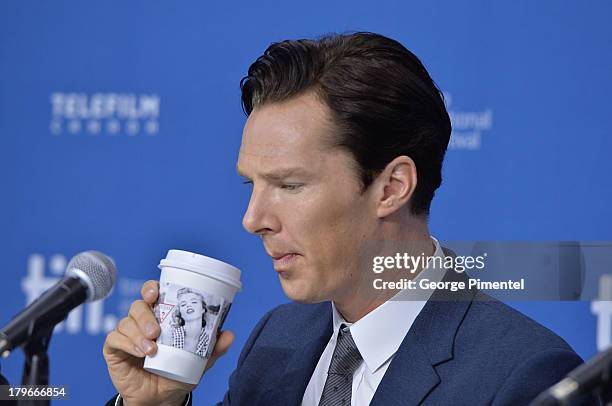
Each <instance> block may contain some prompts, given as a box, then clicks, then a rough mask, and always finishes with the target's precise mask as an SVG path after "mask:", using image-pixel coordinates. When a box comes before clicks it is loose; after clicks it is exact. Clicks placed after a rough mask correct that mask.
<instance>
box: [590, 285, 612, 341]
mask: <svg viewBox="0 0 612 406" xmlns="http://www.w3.org/2000/svg"><path fill="white" fill-rule="evenodd" d="M591 312H593V314H595V315H596V316H597V351H603V350H605V349H606V348H608V347H610V345H612V275H609V274H608V275H602V276H601V277H600V278H599V300H597V301H594V302H591Z"/></svg>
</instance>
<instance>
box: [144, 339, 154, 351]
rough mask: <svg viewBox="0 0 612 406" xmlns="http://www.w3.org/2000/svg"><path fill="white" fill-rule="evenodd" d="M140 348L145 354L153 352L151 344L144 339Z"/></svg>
mask: <svg viewBox="0 0 612 406" xmlns="http://www.w3.org/2000/svg"><path fill="white" fill-rule="evenodd" d="M141 347H142V349H143V350H144V352H145V353H147V354H149V353H151V352H153V343H152V342H151V341H149V340H147V339H146V338H143V339H142V344H141Z"/></svg>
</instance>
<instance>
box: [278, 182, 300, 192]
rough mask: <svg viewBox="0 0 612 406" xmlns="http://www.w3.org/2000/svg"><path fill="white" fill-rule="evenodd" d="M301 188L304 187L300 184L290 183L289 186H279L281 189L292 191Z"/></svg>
mask: <svg viewBox="0 0 612 406" xmlns="http://www.w3.org/2000/svg"><path fill="white" fill-rule="evenodd" d="M302 186H304V185H302V184H301V183H290V184H283V185H281V189H285V190H289V191H293V190H298V189H299V188H301V187H302Z"/></svg>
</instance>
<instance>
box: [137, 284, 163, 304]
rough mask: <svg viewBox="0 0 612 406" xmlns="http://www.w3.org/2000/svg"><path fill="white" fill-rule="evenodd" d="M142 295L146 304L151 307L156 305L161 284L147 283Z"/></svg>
mask: <svg viewBox="0 0 612 406" xmlns="http://www.w3.org/2000/svg"><path fill="white" fill-rule="evenodd" d="M140 294H141V295H142V298H143V299H144V301H145V302H147V303H148V304H150V305H154V304H155V302H156V301H157V297H158V296H159V282H157V281H152V280H151V281H146V282H145V283H143V285H142V289H141V290H140Z"/></svg>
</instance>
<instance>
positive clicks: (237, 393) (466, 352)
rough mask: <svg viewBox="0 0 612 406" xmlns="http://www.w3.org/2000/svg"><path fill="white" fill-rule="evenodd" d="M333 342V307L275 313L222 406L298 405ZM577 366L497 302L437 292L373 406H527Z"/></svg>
mask: <svg viewBox="0 0 612 406" xmlns="http://www.w3.org/2000/svg"><path fill="white" fill-rule="evenodd" d="M447 276H448V278H445V279H447V280H448V279H449V278H451V279H458V280H461V279H463V280H465V276H464V275H457V274H456V273H455V272H449V275H447ZM445 295H447V296H445ZM443 299H448V300H443ZM398 322H399V321H398ZM331 334H332V310H331V304H330V303H329V302H325V303H320V304H312V305H308V304H297V303H292V304H286V305H282V306H279V307H277V308H275V309H274V310H272V311H271V312H269V313H268V314H266V315H265V316H264V317H263V319H262V320H261V321H260V322H259V324H258V325H257V326H256V327H255V329H254V330H253V332H252V333H251V336H250V337H249V339H248V341H247V343H246V345H245V346H244V349H243V350H242V354H241V355H240V358H239V360H238V366H237V368H236V370H235V371H234V373H233V374H232V375H231V377H230V381H229V389H228V391H227V393H226V395H225V398H224V399H223V402H222V403H220V404H222V405H266V406H272V405H279V406H287V405H299V404H300V402H301V400H302V396H303V394H304V391H305V390H306V386H307V385H308V382H309V380H310V377H311V375H312V373H313V371H314V369H315V366H316V364H317V362H318V360H319V357H320V356H321V353H322V352H323V349H324V348H325V346H326V345H327V342H328V341H329V339H330V337H331ZM382 339H384V337H381V340H382ZM581 362H582V359H581V358H580V357H579V356H578V355H577V354H576V353H575V352H574V351H573V350H572V349H571V347H570V346H569V345H568V344H567V343H566V342H565V341H564V340H563V339H561V338H560V337H559V336H557V335H556V334H554V333H553V332H552V331H550V330H548V329H546V328H544V327H543V326H541V325H539V324H538V323H536V322H535V321H533V320H531V319H529V318H527V317H526V316H524V315H522V314H521V313H519V312H517V311H516V310H513V309H512V308H510V307H508V306H507V305H505V304H503V303H501V302H499V301H497V300H493V299H492V298H490V297H488V296H486V295H484V294H482V293H480V292H477V291H474V290H471V291H463V292H457V293H448V292H441V291H437V292H436V293H435V294H434V297H433V300H430V301H428V302H427V304H426V305H425V307H424V308H423V310H422V311H421V313H420V314H419V316H418V317H417V319H416V320H415V322H414V324H413V325H412V327H411V329H410V331H409V332H408V334H407V335H406V337H405V338H404V340H403V342H402V344H401V346H400V348H399V350H398V351H397V353H396V354H395V357H394V358H393V360H392V362H391V364H390V366H389V368H388V370H387V372H386V373H385V376H384V377H383V379H382V381H381V383H380V385H379V386H378V389H377V390H376V393H375V394H374V397H373V398H372V402H371V403H370V405H372V406H394V405H417V404H425V405H470V406H475V405H495V406H501V405H512V406H515V405H525V404H528V403H529V402H530V401H531V400H533V399H534V398H535V397H536V396H537V395H538V394H539V393H540V392H542V391H544V390H545V389H547V388H548V387H550V386H552V385H553V384H554V383H556V382H557V381H559V380H561V379H562V378H563V377H564V376H565V374H567V373H568V372H569V371H571V370H572V369H574V368H575V367H576V366H578V365H579V364H580V363H581Z"/></svg>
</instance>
